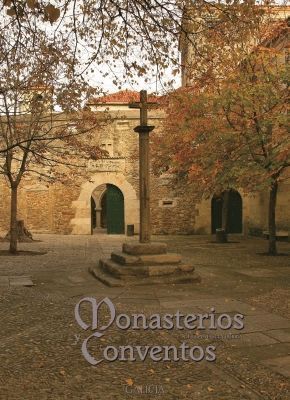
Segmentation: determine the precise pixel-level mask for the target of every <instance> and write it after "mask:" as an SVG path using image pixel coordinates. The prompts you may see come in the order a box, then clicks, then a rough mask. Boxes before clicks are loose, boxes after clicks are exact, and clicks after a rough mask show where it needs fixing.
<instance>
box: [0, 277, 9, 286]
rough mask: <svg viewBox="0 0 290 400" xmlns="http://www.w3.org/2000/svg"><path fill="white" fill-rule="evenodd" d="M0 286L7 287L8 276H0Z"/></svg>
mask: <svg viewBox="0 0 290 400" xmlns="http://www.w3.org/2000/svg"><path fill="white" fill-rule="evenodd" d="M0 286H4V287H6V286H9V279H8V276H0Z"/></svg>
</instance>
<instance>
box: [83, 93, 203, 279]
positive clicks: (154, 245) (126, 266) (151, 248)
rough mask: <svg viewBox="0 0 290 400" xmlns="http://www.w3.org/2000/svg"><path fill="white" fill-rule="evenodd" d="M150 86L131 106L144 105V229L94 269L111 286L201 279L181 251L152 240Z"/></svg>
mask: <svg viewBox="0 0 290 400" xmlns="http://www.w3.org/2000/svg"><path fill="white" fill-rule="evenodd" d="M151 104H155V103H150V102H148V101H147V92H146V90H141V92H140V102H139V103H130V104H129V107H130V108H138V109H140V125H138V126H137V127H136V128H135V129H134V131H135V132H137V133H138V134H139V182H140V188H139V191H140V233H139V243H138V242H136V241H131V242H126V243H123V246H122V251H121V252H114V253H112V254H111V258H110V259H107V260H100V262H99V265H98V266H96V267H93V268H91V269H90V271H91V273H92V274H93V275H94V276H95V277H96V278H97V279H98V280H99V281H101V282H103V283H104V284H105V285H107V286H111V287H113V286H130V285H131V286H132V285H152V284H176V283H189V282H200V277H199V275H197V274H196V273H195V272H194V266H193V265H192V264H191V263H189V264H187V263H183V262H182V257H181V255H180V254H175V253H167V244H166V243H158V242H151V222H150V152H149V133H150V132H151V131H152V130H153V129H154V126H150V125H148V117H147V112H148V107H149V106H150V105H151Z"/></svg>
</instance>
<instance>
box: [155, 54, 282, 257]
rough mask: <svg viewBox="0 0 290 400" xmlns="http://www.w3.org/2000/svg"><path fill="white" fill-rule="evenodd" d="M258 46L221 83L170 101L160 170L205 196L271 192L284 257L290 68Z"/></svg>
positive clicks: (272, 243) (158, 148) (272, 241)
mask: <svg viewBox="0 0 290 400" xmlns="http://www.w3.org/2000/svg"><path fill="white" fill-rule="evenodd" d="M281 57H282V55H281V53H280V52H278V51H275V50H273V49H267V48H262V47H260V48H257V49H255V51H253V52H252V53H251V54H249V55H248V57H247V58H245V59H244V60H243V62H242V63H241V66H240V68H239V69H237V70H236V72H235V73H234V74H232V75H231V76H229V77H228V79H224V80H223V81H222V82H221V83H220V84H219V86H213V88H214V90H213V88H211V89H212V90H210V88H209V87H207V88H197V87H190V88H184V89H180V90H178V91H177V92H175V93H173V94H172V95H171V96H170V98H169V101H168V104H169V105H168V109H167V115H168V116H167V120H166V122H165V130H164V131H165V132H166V135H164V134H163V135H161V136H159V137H156V138H155V146H154V151H155V162H154V166H155V171H156V172H160V171H162V170H163V169H164V167H166V169H169V171H170V172H172V173H175V174H178V176H179V177H184V178H185V179H186V180H187V182H190V183H191V184H192V185H193V186H194V188H195V190H196V191H197V192H198V193H199V195H200V198H202V196H209V195H212V194H214V193H222V192H226V191H227V190H229V189H230V188H242V189H244V191H245V192H256V191H261V190H265V189H267V190H268V192H269V213H268V230H269V249H268V252H269V254H271V255H276V254H277V247H276V220H275V210H276V202H277V191H278V187H279V183H280V182H282V181H283V180H286V179H288V178H289V167H290V137H289V116H288V111H289V97H288V96H289V92H288V91H289V66H287V64H285V63H284V62H283V60H282V58H281Z"/></svg>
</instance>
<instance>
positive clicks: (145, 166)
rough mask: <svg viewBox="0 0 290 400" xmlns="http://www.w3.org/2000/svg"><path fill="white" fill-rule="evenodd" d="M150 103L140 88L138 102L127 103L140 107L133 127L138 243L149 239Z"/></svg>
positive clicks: (145, 92)
mask: <svg viewBox="0 0 290 400" xmlns="http://www.w3.org/2000/svg"><path fill="white" fill-rule="evenodd" d="M152 104H156V103H149V102H147V91H146V90H141V92H140V102H139V103H131V104H129V108H138V109H140V125H139V126H136V128H135V129H134V131H135V132H137V133H139V182H140V183H139V186H140V188H139V190H140V233H139V240H140V243H149V242H150V239H151V223H150V171H149V169H150V157H149V133H150V132H151V131H152V130H153V129H154V126H149V125H148V119H147V118H148V117H147V113H148V107H150V105H152Z"/></svg>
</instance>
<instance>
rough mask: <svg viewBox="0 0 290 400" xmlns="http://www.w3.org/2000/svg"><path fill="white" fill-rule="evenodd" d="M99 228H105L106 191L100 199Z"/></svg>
mask: <svg viewBox="0 0 290 400" xmlns="http://www.w3.org/2000/svg"><path fill="white" fill-rule="evenodd" d="M101 228H107V190H106V191H105V193H104V194H103V196H102V198H101Z"/></svg>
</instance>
